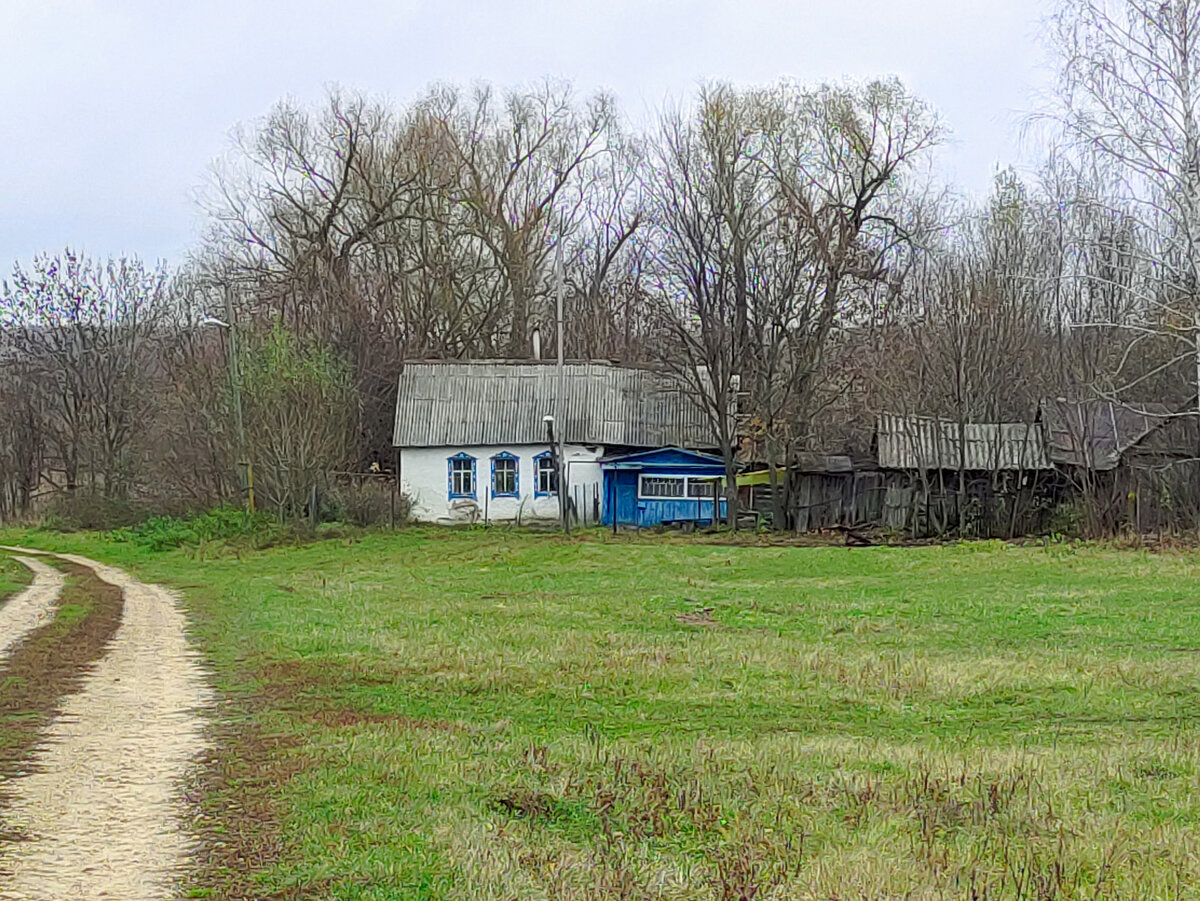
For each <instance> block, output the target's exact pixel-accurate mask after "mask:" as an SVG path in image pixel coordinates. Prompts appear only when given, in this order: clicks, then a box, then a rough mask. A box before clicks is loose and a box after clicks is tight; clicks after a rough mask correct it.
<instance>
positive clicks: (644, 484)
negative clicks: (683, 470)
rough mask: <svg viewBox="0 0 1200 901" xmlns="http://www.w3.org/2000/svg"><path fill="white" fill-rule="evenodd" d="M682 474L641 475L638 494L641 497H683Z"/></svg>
mask: <svg viewBox="0 0 1200 901" xmlns="http://www.w3.org/2000/svg"><path fill="white" fill-rule="evenodd" d="M683 486H684V477H683V476H642V477H641V478H640V479H639V480H638V494H639V495H641V496H642V497H683V496H684V494H683Z"/></svg>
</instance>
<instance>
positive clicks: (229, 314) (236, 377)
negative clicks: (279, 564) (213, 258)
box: [225, 285, 254, 513]
mask: <svg viewBox="0 0 1200 901" xmlns="http://www.w3.org/2000/svg"><path fill="white" fill-rule="evenodd" d="M225 322H226V324H227V325H228V326H229V381H230V384H231V386H232V387H233V419H234V426H235V428H236V429H237V453H238V464H237V465H238V466H239V467H240V468H242V471H243V473H244V479H245V483H246V506H247V508H248V509H249V510H250V512H251V513H253V512H254V467H253V464H251V463H250V461H249V457H248V454H247V449H246V421H245V419H244V417H243V414H242V379H241V374H240V373H239V371H238V345H237V323H236V322H235V321H234V318H233V291H232V289H231V288H230V286H229V285H225Z"/></svg>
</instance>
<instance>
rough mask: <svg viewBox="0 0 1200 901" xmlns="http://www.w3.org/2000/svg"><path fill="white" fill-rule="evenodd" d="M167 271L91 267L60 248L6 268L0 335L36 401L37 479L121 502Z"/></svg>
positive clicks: (150, 376) (149, 390) (153, 363)
mask: <svg viewBox="0 0 1200 901" xmlns="http://www.w3.org/2000/svg"><path fill="white" fill-rule="evenodd" d="M166 295H167V273H166V271H165V269H164V268H162V267H160V268H158V269H157V270H152V269H147V268H146V267H145V266H144V265H143V264H142V263H141V262H140V261H139V260H136V259H119V260H108V261H106V262H104V263H101V262H97V261H92V260H89V259H87V258H85V257H82V256H80V255H78V254H75V253H74V252H72V251H70V250H68V251H66V252H65V253H63V254H62V255H60V256H55V257H51V256H39V257H36V258H35V259H34V261H33V264H32V266H31V268H30V269H28V270H26V269H25V268H23V267H21V266H16V267H14V270H13V275H12V279H11V280H10V281H5V282H4V285H3V293H2V294H0V330H2V331H4V332H6V333H7V342H6V343H7V345H8V348H9V350H8V353H9V354H10V355H11V356H12V358H14V359H16V360H19V361H20V365H21V367H22V371H23V373H24V375H25V379H24V388H25V390H26V391H27V392H29V393H30V394H31V395H32V396H34V397H35V398H36V401H35V403H34V407H35V409H36V414H35V415H36V416H37V417H39V419H40V424H39V426H38V428H37V429H36V430H35V431H36V433H37V434H38V435H40V436H42V437H43V438H44V440H45V441H46V442H47V452H46V459H47V461H48V466H49V472H48V473H46V475H47V476H48V477H49V478H51V479H52V480H54V482H55V483H56V485H57V486H58V487H60V488H63V489H65V490H67V491H73V490H75V489H76V488H79V487H84V488H86V489H88V490H90V491H95V492H97V493H99V494H103V495H104V496H105V497H108V498H121V497H124V496H125V495H127V493H128V491H129V488H130V485H131V483H132V481H133V477H134V475H135V473H134V469H135V466H136V462H137V461H136V460H135V456H134V450H135V445H136V441H137V439H138V437H139V436H140V435H141V434H142V429H143V427H144V423H145V421H146V418H147V414H148V412H149V410H150V409H151V408H152V406H153V400H154V395H155V390H156V385H155V379H156V376H158V375H159V374H160V373H161V369H160V368H159V367H158V365H157V355H156V350H155V345H156V341H157V339H158V338H159V337H160V335H161V331H160V330H161V327H162V326H163V325H164V314H165V310H166V303H165V301H166Z"/></svg>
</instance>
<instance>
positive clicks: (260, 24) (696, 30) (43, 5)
mask: <svg viewBox="0 0 1200 901" xmlns="http://www.w3.org/2000/svg"><path fill="white" fill-rule="evenodd" d="M1046 6H1047V3H1046V0H603V2H595V0H588V2H576V0H544V2H534V0H480V2H456V0H441V2H429V0H357V2H355V0H320V2H312V0H236V2H227V0H188V2H164V0H90V2H89V0H0V36H3V46H4V53H3V54H0V138H2V139H3V153H2V155H0V159H2V160H3V166H0V277H3V276H4V275H5V274H7V272H8V269H9V267H10V265H11V261H13V260H28V259H29V258H30V257H32V256H33V254H35V253H37V252H40V251H56V250H61V249H62V248H63V247H64V246H67V245H70V246H72V247H76V248H80V249H83V250H86V251H88V252H90V253H94V254H99V255H107V254H117V253H122V252H127V253H134V254H138V255H140V256H142V257H143V258H146V259H150V260H153V259H157V258H165V259H167V261H168V262H170V263H172V264H174V263H177V262H179V261H180V260H181V259H182V257H183V255H184V253H185V252H186V251H187V249H188V248H189V247H191V246H193V245H194V244H195V242H196V239H197V234H198V232H199V227H200V218H199V215H198V213H197V210H196V206H195V202H194V199H193V198H194V192H195V189H196V188H197V187H198V186H199V185H200V184H202V183H203V181H204V179H205V173H206V171H207V167H208V163H209V161H211V160H212V159H213V158H214V157H216V156H218V155H220V154H221V153H222V152H223V151H224V150H225V149H226V148H227V146H228V142H229V133H230V130H231V129H232V127H233V126H234V125H236V124H237V123H238V122H244V121H248V120H252V119H255V118H257V117H259V116H262V115H263V114H265V113H266V112H267V111H268V109H269V108H270V107H271V105H272V104H273V103H274V102H275V101H277V100H279V99H280V98H282V97H285V96H292V97H294V98H297V99H299V100H302V101H304V102H306V103H316V102H318V101H319V100H320V98H321V96H322V95H323V93H324V91H325V88H326V86H328V85H331V84H335V83H336V84H339V85H341V86H343V87H346V88H352V89H361V90H365V91H368V92H371V93H374V94H379V95H384V96H387V97H391V98H393V99H394V100H396V101H398V102H403V101H405V100H408V99H411V98H413V97H415V96H416V95H418V94H420V93H421V92H422V90H423V89H424V88H425V86H427V85H428V84H429V83H430V82H432V81H456V82H460V83H468V82H471V81H474V80H478V79H484V80H487V81H490V82H492V83H494V84H496V85H499V86H504V85H512V84H518V83H521V82H527V81H530V80H533V79H536V78H539V77H541V76H544V75H555V76H562V77H566V78H569V79H570V80H571V81H573V82H574V83H575V85H576V87H577V88H578V89H580V91H582V92H588V91H591V90H594V89H596V88H605V89H608V90H610V91H612V92H613V93H615V94H616V95H617V96H618V98H619V99H620V100H621V101H622V105H623V106H624V108H625V110H626V112H627V114H628V115H629V116H630V118H631V119H634V120H635V121H636V120H640V119H644V118H645V117H646V116H647V114H648V112H649V111H650V110H653V109H655V108H657V107H659V106H661V105H662V104H663V103H664V101H672V102H674V101H678V100H680V99H684V98H687V97H688V96H690V95H691V94H693V93H694V90H695V87H696V85H697V84H698V83H699V82H700V81H701V80H704V79H723V80H730V81H734V82H736V83H741V84H748V83H765V82H771V81H775V80H777V79H779V78H780V77H783V76H789V77H793V78H798V79H801V80H805V81H817V80H828V79H837V78H840V77H843V76H850V77H869V76H873V75H882V74H895V75H899V76H900V77H901V78H902V79H904V81H905V82H906V83H907V84H908V85H909V87H910V88H912V89H913V90H914V91H916V92H917V93H918V94H920V95H922V96H923V97H925V98H926V99H927V100H928V101H930V102H931V103H932V104H933V105H934V106H936V107H937V108H938V109H939V110H940V111H941V113H942V115H943V116H944V117H945V119H946V121H947V123H948V124H949V125H950V127H951V128H952V130H953V133H954V142H953V144H952V145H951V146H950V147H949V148H947V149H946V150H945V151H944V152H943V154H942V164H943V165H942V169H943V171H944V172H945V173H946V176H947V178H948V179H949V180H950V181H952V182H954V183H956V184H957V185H959V186H961V187H963V188H964V189H967V190H970V191H974V192H983V191H986V189H987V187H988V184H989V182H990V179H991V175H992V173H993V172H994V171H995V168H996V166H997V165H998V164H1009V163H1019V162H1021V155H1020V146H1019V141H1018V135H1017V126H1016V120H1017V117H1018V116H1019V114H1020V112H1022V111H1024V110H1027V109H1029V108H1031V107H1032V106H1033V105H1034V103H1035V100H1034V95H1035V92H1036V91H1037V90H1038V89H1039V88H1041V87H1043V86H1044V85H1045V84H1046V82H1047V79H1048V76H1047V74H1046V72H1045V70H1044V68H1043V52H1042V50H1041V48H1040V45H1039V44H1038V43H1037V33H1038V24H1039V18H1040V16H1041V15H1042V14H1043V13H1044V11H1045V9H1046Z"/></svg>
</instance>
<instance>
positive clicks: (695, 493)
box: [687, 479, 721, 500]
mask: <svg viewBox="0 0 1200 901" xmlns="http://www.w3.org/2000/svg"><path fill="white" fill-rule="evenodd" d="M714 486H716V489H717V496H718V497H719V496H720V494H721V486H720V483H718V482H702V481H700V480H699V479H688V486H687V488H688V497H705V498H708V499H709V500H712V496H713V487H714Z"/></svg>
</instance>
